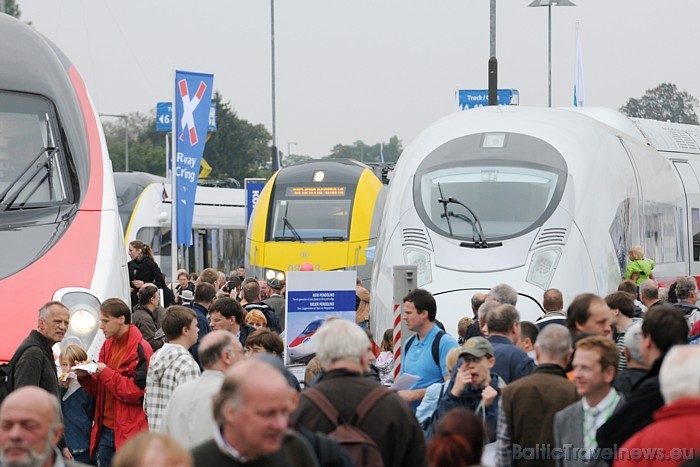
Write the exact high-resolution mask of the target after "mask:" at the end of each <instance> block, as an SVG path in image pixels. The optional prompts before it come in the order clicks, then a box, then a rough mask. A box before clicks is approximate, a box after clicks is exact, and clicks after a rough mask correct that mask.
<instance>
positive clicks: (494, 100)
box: [488, 0, 498, 105]
mask: <svg viewBox="0 0 700 467" xmlns="http://www.w3.org/2000/svg"><path fill="white" fill-rule="evenodd" d="M489 25H490V27H489V30H490V36H491V37H490V40H489V43H490V50H489V51H490V55H489V80H488V83H489V105H498V60H496V0H491V5H490V21H489Z"/></svg>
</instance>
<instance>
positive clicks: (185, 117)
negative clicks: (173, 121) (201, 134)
mask: <svg viewBox="0 0 700 467" xmlns="http://www.w3.org/2000/svg"><path fill="white" fill-rule="evenodd" d="M178 86H179V88H180V97H181V99H182V119H180V127H181V129H182V132H181V133H180V141H184V139H185V128H187V129H188V133H189V136H190V146H194V145H195V144H197V142H198V141H199V138H197V129H196V128H195V126H194V111H195V109H196V108H197V106H198V105H199V103H200V101H201V100H202V96H203V95H204V91H206V89H207V85H206V84H204V81H200V82H199V87H198V88H197V92H196V93H195V95H194V96H192V99H190V97H189V91H188V90H187V80H184V79H182V80H180V81H179V82H178Z"/></svg>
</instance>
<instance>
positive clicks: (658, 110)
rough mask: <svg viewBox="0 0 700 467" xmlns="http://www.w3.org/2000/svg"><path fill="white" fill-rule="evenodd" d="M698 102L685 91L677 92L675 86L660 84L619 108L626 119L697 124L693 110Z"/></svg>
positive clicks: (696, 117)
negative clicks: (636, 118) (634, 118)
mask: <svg viewBox="0 0 700 467" xmlns="http://www.w3.org/2000/svg"><path fill="white" fill-rule="evenodd" d="M698 105H699V103H698V100H697V99H696V98H695V97H693V96H692V95H691V94H690V93H688V92H686V91H679V90H678V88H677V87H676V85H675V84H672V83H661V84H659V85H658V86H657V87H655V88H654V89H648V90H647V91H646V92H645V93H644V95H643V96H642V97H641V98H640V99H634V98H630V100H629V101H627V104H625V105H623V106H622V107H620V112H622V113H623V114H625V115H627V116H628V117H638V118H649V119H653V120H661V121H671V122H674V123H691V124H698V116H697V114H696V113H695V108H696V107H697V106H698Z"/></svg>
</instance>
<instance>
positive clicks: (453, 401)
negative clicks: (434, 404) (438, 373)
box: [438, 336, 505, 442]
mask: <svg viewBox="0 0 700 467" xmlns="http://www.w3.org/2000/svg"><path fill="white" fill-rule="evenodd" d="M459 358H460V361H458V363H457V365H458V366H457V373H456V374H455V376H454V378H452V380H451V381H450V383H449V385H448V387H447V390H446V391H445V393H446V394H445V396H444V397H443V398H442V400H441V401H440V404H439V405H438V414H439V417H442V416H443V415H444V414H446V413H447V412H448V411H449V410H450V409H452V408H455V407H464V408H466V409H469V410H471V411H472V412H474V413H476V415H478V416H479V417H481V418H482V420H484V421H485V422H486V426H487V428H488V432H489V433H488V434H489V442H493V441H495V440H496V423H497V420H498V405H499V403H500V397H499V391H500V389H501V388H503V387H505V382H504V381H503V379H502V378H500V377H499V376H498V375H496V374H494V373H491V368H493V366H494V364H495V363H496V359H495V358H494V356H493V346H492V345H491V343H490V342H489V341H488V340H486V339H485V338H484V337H481V336H478V337H472V338H471V339H469V340H467V341H466V342H465V343H464V345H463V346H462V350H461V351H460V354H459Z"/></svg>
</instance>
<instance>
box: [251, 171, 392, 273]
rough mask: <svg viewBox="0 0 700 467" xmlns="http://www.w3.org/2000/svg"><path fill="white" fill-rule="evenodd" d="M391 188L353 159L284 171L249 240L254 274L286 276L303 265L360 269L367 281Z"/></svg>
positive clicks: (258, 211) (269, 187) (269, 190)
mask: <svg viewBox="0 0 700 467" xmlns="http://www.w3.org/2000/svg"><path fill="white" fill-rule="evenodd" d="M385 197H386V188H385V186H384V184H383V183H382V181H381V180H380V179H379V178H378V177H377V176H376V175H375V173H374V172H373V171H372V169H371V168H369V167H368V166H366V165H364V164H362V163H360V162H357V161H352V160H323V161H312V162H307V163H302V164H298V165H294V166H291V167H285V168H283V169H281V170H279V171H278V172H277V173H276V174H275V175H274V176H273V177H272V178H271V179H270V180H269V181H268V182H267V183H266V184H265V187H264V189H263V190H262V192H261V194H260V197H259V198H258V201H257V203H256V205H255V210H254V211H253V214H252V215H251V218H250V222H249V225H248V232H247V238H246V268H247V270H248V272H249V274H254V275H255V277H260V278H262V277H265V278H267V279H272V278H275V277H276V278H278V279H282V278H285V277H286V273H287V271H297V270H299V269H300V268H301V267H302V265H303V264H305V263H307V264H306V266H307V267H309V265H311V266H312V267H313V269H314V270H317V271H331V270H340V269H349V270H357V271H358V276H359V277H360V278H361V279H362V280H363V282H367V284H366V286H369V284H368V282H369V280H370V276H371V269H372V261H373V258H374V249H375V247H376V240H377V232H378V230H379V222H380V219H381V211H382V207H383V200H384V199H385Z"/></svg>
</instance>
